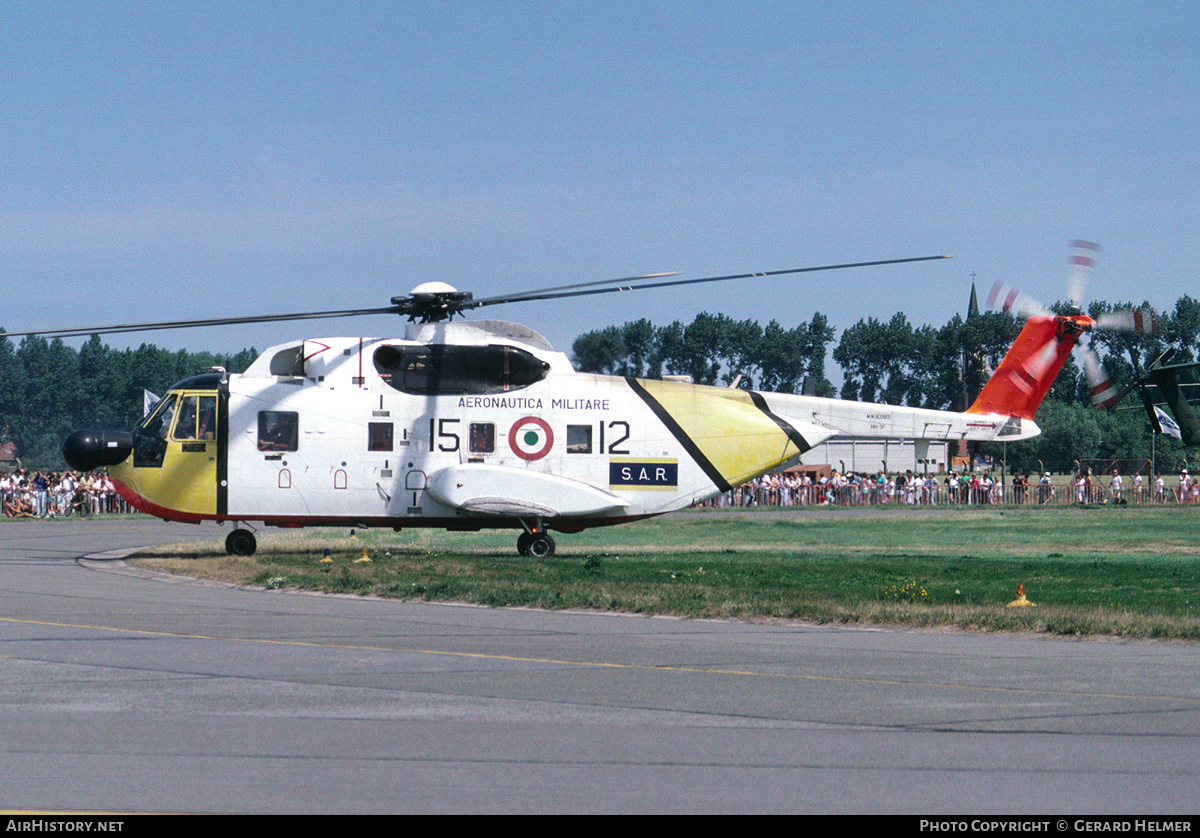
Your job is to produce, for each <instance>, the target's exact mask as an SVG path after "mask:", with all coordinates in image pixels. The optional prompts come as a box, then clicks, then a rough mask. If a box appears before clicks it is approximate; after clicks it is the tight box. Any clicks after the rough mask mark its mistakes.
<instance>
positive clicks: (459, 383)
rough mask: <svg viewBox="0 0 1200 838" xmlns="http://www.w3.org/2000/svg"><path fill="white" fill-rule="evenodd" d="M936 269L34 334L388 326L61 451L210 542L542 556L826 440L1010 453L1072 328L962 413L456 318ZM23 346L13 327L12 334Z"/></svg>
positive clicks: (265, 357)
mask: <svg viewBox="0 0 1200 838" xmlns="http://www.w3.org/2000/svg"><path fill="white" fill-rule="evenodd" d="M939 258H945V257H940V256H931V257H919V258H915V259H894V260H886V261H879V262H860V263H852V264H842V265H825V266H819V267H809V268H798V269H791V270H782V271H769V272H766V273H753V274H738V275H730V276H721V277H706V278H703V279H674V280H664V279H662V277H665V276H671V274H654V275H646V276H640V277H632V278H627V279H622V280H612V281H606V282H590V283H580V284H577V285H567V286H558V287H555V288H548V289H541V290H538V291H530V292H523V293H517V294H511V295H506V296H500V297H489V298H483V299H474V298H473V297H472V295H471V294H470V293H467V292H461V291H457V290H455V289H454V288H452V287H451V286H449V285H447V284H445V283H442V282H426V283H422V284H420V285H418V286H417V287H416V288H414V289H413V290H412V292H411V293H410V294H409V295H408V296H406V297H396V298H393V300H392V304H391V306H388V307H386V308H378V309H363V310H354V311H336V312H307V313H297V314H285V315H268V316H253V317H236V318H227V319H216V320H213V319H210V320H199V321H171V322H166V323H142V324H125V325H118V326H108V327H102V328H81V329H61V330H41V331H38V332H36V334H40V335H43V336H81V335H92V334H110V333H120V332H131V331H145V330H153V329H168V328H180V327H187V326H210V325H219V324H224V323H254V322H267V321H278V320H300V319H313V318H329V317H344V316H350V315H358V314H379V313H395V314H401V315H404V316H407V317H408V319H409V321H410V322H409V324H408V325H407V327H406V330H405V335H404V337H403V338H378V337H373V338H366V337H334V338H321V339H304V340H295V341H291V342H289V343H285V344H281V345H278V346H274V347H271V348H269V349H267V350H265V351H264V352H263V353H262V355H261V356H259V358H258V359H257V360H256V361H255V362H254V363H253V364H251V365H250V367H249V368H248V369H247V370H246V371H245V372H244V373H242V374H230V373H227V372H225V371H224V370H221V369H218V370H217V371H216V372H214V373H211V374H205V375H198V376H196V377H193V378H188V379H186V380H184V381H180V382H179V383H178V384H176V385H174V386H173V387H171V389H170V390H169V391H168V393H167V394H166V395H165V396H164V397H163V399H162V400H161V401H160V402H159V403H158V404H157V405H156V406H155V407H154V408H153V409H152V410H151V411H150V412H149V413H148V414H147V415H146V416H145V417H144V418H143V419H142V420H141V422H139V423H138V425H137V426H136V427H135V428H134V429H133V430H132V431H89V430H82V431H76V432H75V433H73V434H71V435H70V437H68V438H67V440H66V442H65V443H64V446H63V453H64V456H65V457H66V459H67V461H68V463H70V464H71V466H72V467H73V468H76V469H79V470H81V471H86V470H92V469H95V468H99V467H105V466H106V467H108V469H109V475H110V477H111V479H112V481H113V483H114V485H115V486H116V487H117V491H118V492H119V493H120V494H121V496H122V497H123V498H124V499H125V500H126V501H128V502H129V504H130V505H132V506H133V507H135V508H137V509H139V510H142V511H144V512H147V513H149V514H151V515H155V516H157V517H159V518H162V519H164V520H168V521H182V522H190V523H199V522H201V521H206V520H214V521H221V522H224V521H231V522H233V526H234V529H233V530H232V532H230V534H229V536H228V537H227V538H226V542H225V546H226V549H227V550H228V551H229V552H230V553H232V554H237V555H250V554H253V553H254V551H255V548H256V541H255V537H254V534H253V531H252V530H251V529H250V526H251V522H257V523H261V524H262V525H267V526H279V527H303V526H314V525H349V526H359V527H363V526H373V527H391V528H393V529H395V530H401V529H404V528H406V527H439V528H445V529H450V530H478V529H482V528H512V529H516V530H519V531H520V535H519V537H518V539H517V550H518V552H519V553H521V554H522V555H530V556H534V557H545V556H549V555H552V554H553V553H554V548H555V543H554V540H553V539H552V538H551V536H550V535H549V530H551V529H553V530H558V531H559V532H566V533H570V532H578V531H581V530H583V529H586V528H588V527H596V526H605V525H611V524H619V523H622V522H627V521H633V520H637V519H640V518H646V517H650V516H654V515H661V514H664V513H667V512H672V511H674V510H678V509H683V508H686V507H688V506H690V505H692V504H694V503H696V502H698V501H702V500H705V499H707V498H711V497H714V496H716V495H718V494H720V493H723V492H726V491H729V490H730V489H731V488H733V487H736V486H738V485H740V484H741V483H743V482H745V481H748V480H750V479H752V478H755V477H758V476H760V475H762V474H764V473H766V472H767V471H770V470H771V469H773V468H776V467H778V466H780V465H781V464H784V463H787V462H788V461H794V460H795V459H797V458H798V457H799V456H800V455H801V454H803V453H804V452H805V451H808V450H809V449H810V448H812V447H813V446H814V445H818V444H820V443H821V442H824V441H825V440H827V439H829V438H830V437H834V436H857V437H893V438H895V437H900V438H906V439H914V440H917V441H918V449H919V448H920V445H921V444H922V442H923V443H924V444H925V445H926V446H927V445H928V441H929V440H960V439H962V440H979V441H987V440H1004V441H1017V440H1022V439H1028V438H1030V437H1033V436H1036V435H1037V434H1038V433H1040V431H1039V429H1038V427H1037V425H1036V424H1035V423H1034V421H1033V416H1034V413H1035V412H1036V410H1037V408H1038V405H1039V404H1040V403H1041V400H1042V398H1043V397H1044V396H1045V394H1046V391H1047V390H1048V389H1049V387H1050V384H1051V383H1052V382H1053V380H1054V377H1055V375H1056V374H1057V372H1058V370H1059V368H1060V367H1061V366H1062V364H1063V362H1064V361H1065V359H1066V357H1067V354H1068V353H1069V352H1070V351H1071V349H1072V348H1073V347H1074V346H1075V344H1076V342H1077V341H1078V339H1079V336H1080V335H1081V334H1082V333H1083V332H1086V331H1088V330H1090V329H1091V328H1092V326H1093V325H1094V321H1092V319H1091V318H1089V317H1087V316H1085V315H1082V314H1072V315H1064V316H1056V315H1037V316H1034V317H1031V318H1030V319H1029V321H1028V323H1027V324H1026V325H1025V327H1024V329H1023V330H1022V332H1021V334H1020V335H1019V336H1018V338H1017V340H1016V342H1015V343H1014V344H1013V347H1012V348H1011V349H1010V351H1009V353H1008V355H1007V356H1006V357H1005V359H1004V361H1003V362H1002V363H1001V365H1000V366H999V368H998V369H997V370H996V372H995V373H994V374H993V375H992V377H991V379H990V380H989V382H988V383H987V385H986V387H985V388H984V390H983V392H982V393H981V394H980V396H979V398H978V399H977V400H976V401H975V403H974V404H972V405H971V406H970V407H969V408H968V409H967V410H966V411H965V412H963V413H955V412H947V411H938V410H927V409H919V408H912V407H899V406H892V405H881V404H870V403H863V402H853V401H844V400H838V399H828V398H818V397H814V396H800V395H791V394H781V393H767V392H755V391H747V390H740V389H731V388H726V387H711V386H701V385H695V384H689V383H683V382H676V381H662V380H644V379H636V378H631V377H630V378H626V377H620V376H611V375H593V374H587V373H580V372H576V371H575V370H574V369H573V368H572V366H571V363H570V361H569V360H568V358H567V356H566V355H564V354H563V353H561V352H556V351H554V349H553V348H552V347H551V346H550V344H549V343H548V342H547V341H546V340H545V339H544V338H543V337H542V336H540V335H539V334H537V333H536V332H534V331H532V330H531V329H528V328H525V327H523V326H519V325H516V324H513V323H508V322H503V321H497V320H480V321H452V320H451V318H452V317H453V316H455V315H458V314H462V313H463V312H465V311H468V310H473V309H476V308H480V307H483V306H490V305H496V304H500V303H514V302H522V301H527V300H543V299H555V298H569V297H576V296H585V295H593V294H601V293H608V292H614V291H621V290H638V289H647V288H658V287H665V286H673V285H686V284H696V283H704V282H718V281H732V280H739V279H746V278H749V277H762V276H778V275H783V274H798V273H807V272H813V271H827V270H836V269H845V268H855V267H866V266H869V265H884V264H895V263H900V262H916V261H924V260H927V259H939ZM20 334H33V333H21V332H17V333H9V335H10V336H13V335H20Z"/></svg>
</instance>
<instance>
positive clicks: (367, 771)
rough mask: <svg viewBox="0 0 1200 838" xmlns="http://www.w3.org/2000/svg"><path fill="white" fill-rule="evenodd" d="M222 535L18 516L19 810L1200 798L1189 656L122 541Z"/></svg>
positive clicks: (796, 807)
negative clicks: (693, 610) (304, 578)
mask: <svg viewBox="0 0 1200 838" xmlns="http://www.w3.org/2000/svg"><path fill="white" fill-rule="evenodd" d="M226 532H227V530H225V529H222V528H220V527H216V526H209V525H204V526H201V527H195V526H188V525H180V524H166V523H160V522H154V521H148V520H111V519H110V520H102V521H98V520H88V521H45V522H39V521H23V522H17V521H0V730H3V731H4V734H3V742H2V745H0V760H2V762H0V766H2V768H3V770H2V771H0V809H4V810H8V811H13V810H26V811H27V810H39V811H59V812H64V811H65V812H84V811H88V812H95V811H103V812H196V813H209V812H211V813H416V812H424V813H557V812H568V813H586V812H596V813H616V812H637V813H642V812H647V813H648V812H653V813H677V812H678V813H692V812H695V813H701V812H703V813H759V812H762V813H766V812H784V813H907V814H916V815H937V814H961V815H979V816H982V815H997V814H1019V815H1033V814H1071V813H1087V814H1104V813H1109V814H1139V815H1150V814H1162V815H1194V814H1196V813H1197V809H1200V804H1198V803H1197V794H1196V789H1197V788H1198V787H1200V646H1197V645H1195V644H1185V643H1155V642H1122V641H1112V640H1086V641H1078V640H1066V639H1056V638H1047V637H1032V636H1009V635H981V634H965V633H959V632H919V631H881V630H860V629H849V628H840V627H819V626H812V625H801V624H778V623H772V624H764V623H759V624H743V623H737V622H732V621H706V620H679V619H666V618H651V617H643V616H629V615H612V614H596V613H563V612H541V611H533V610H523V609H491V608H481V607H471V606H455V605H441V604H428V603H406V602H397V601H388V600H380V599H371V598H363V597H334V596H318V595H311V594H297V593H289V592H282V591H260V590H245V589H239V588H232V587H228V586H224V585H215V584H205V583H197V582H191V581H185V580H179V579H172V578H166V577H161V576H157V575H154V574H147V573H142V572H138V571H132V570H131V569H128V568H126V567H125V566H124V565H123V563H122V562H120V561H119V559H118V558H117V557H118V556H119V555H121V551H122V550H123V549H126V548H131V547H136V546H143V545H149V544H156V543H162V542H166V541H174V540H190V539H195V538H198V537H211V538H214V539H221V538H223V537H224V535H225V533H226ZM397 538H402V536H397ZM85 555H93V556H97V555H99V558H98V559H94V560H81V557H82V556H85Z"/></svg>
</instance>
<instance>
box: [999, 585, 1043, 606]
mask: <svg viewBox="0 0 1200 838" xmlns="http://www.w3.org/2000/svg"><path fill="white" fill-rule="evenodd" d="M1004 607H1005V608H1036V607H1037V603H1036V602H1030V601H1029V600H1027V599H1025V585H1024V584H1018V585H1017V598H1016V599H1014V600H1013V601H1012V602H1010V603H1009V604H1008V605H1006V606H1004Z"/></svg>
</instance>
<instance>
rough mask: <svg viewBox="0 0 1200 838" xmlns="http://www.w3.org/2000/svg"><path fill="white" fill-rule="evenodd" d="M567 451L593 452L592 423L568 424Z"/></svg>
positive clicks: (573, 452) (578, 452) (576, 452)
mask: <svg viewBox="0 0 1200 838" xmlns="http://www.w3.org/2000/svg"><path fill="white" fill-rule="evenodd" d="M567 453H568V454H591V453H592V426H591V425H567Z"/></svg>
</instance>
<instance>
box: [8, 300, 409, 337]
mask: <svg viewBox="0 0 1200 838" xmlns="http://www.w3.org/2000/svg"><path fill="white" fill-rule="evenodd" d="M396 313H397V308H396V306H387V307H385V308H359V309H349V310H346V311H303V312H296V313H293V314H259V315H253V316H249V317H214V318H210V319H207V320H164V321H160V322H157V323H124V324H118V325H114V326H92V327H79V328H74V329H33V330H30V331H25V332H3V333H0V336H2V337H25V336H27V335H41V336H42V337H55V338H68V337H88V336H89V335H116V334H122V333H124V332H153V331H158V330H163V329H194V328H199V327H201V326H229V325H236V324H238V323H276V322H282V321H286V320H319V319H323V318H334V317H357V316H359V315H362V314H396Z"/></svg>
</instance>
